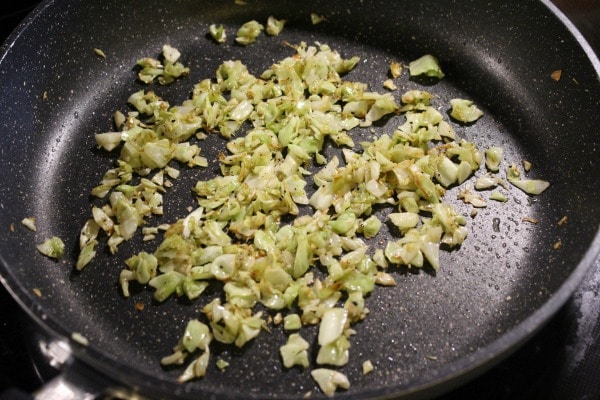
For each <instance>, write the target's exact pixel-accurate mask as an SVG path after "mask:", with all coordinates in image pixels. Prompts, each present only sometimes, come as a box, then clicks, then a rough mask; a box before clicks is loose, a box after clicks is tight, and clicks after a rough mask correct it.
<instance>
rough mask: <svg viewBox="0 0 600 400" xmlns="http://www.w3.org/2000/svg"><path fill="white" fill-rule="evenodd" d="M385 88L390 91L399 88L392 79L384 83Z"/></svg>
mask: <svg viewBox="0 0 600 400" xmlns="http://www.w3.org/2000/svg"><path fill="white" fill-rule="evenodd" d="M383 87H384V88H386V89H388V90H396V89H398V86H396V84H395V83H394V81H393V80H391V79H386V80H385V81H383Z"/></svg>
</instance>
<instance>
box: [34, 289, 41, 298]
mask: <svg viewBox="0 0 600 400" xmlns="http://www.w3.org/2000/svg"><path fill="white" fill-rule="evenodd" d="M31 291H32V292H33V294H35V295H36V296H37V297H42V291H41V290H40V288H33V289H31Z"/></svg>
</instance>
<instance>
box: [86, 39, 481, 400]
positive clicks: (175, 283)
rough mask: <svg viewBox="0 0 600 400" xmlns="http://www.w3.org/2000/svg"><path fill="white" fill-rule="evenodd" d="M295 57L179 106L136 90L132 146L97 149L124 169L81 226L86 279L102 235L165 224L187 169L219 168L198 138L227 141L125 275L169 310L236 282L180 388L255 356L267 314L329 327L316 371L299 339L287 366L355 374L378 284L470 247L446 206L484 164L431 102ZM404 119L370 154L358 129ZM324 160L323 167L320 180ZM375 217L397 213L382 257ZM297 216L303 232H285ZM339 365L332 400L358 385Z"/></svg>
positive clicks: (237, 76)
mask: <svg viewBox="0 0 600 400" xmlns="http://www.w3.org/2000/svg"><path fill="white" fill-rule="evenodd" d="M295 50H296V54H294V55H293V56H290V57H287V58H285V59H283V60H281V61H280V62H278V63H276V64H274V65H272V66H271V67H270V68H269V69H268V70H266V71H264V72H263V73H262V74H261V75H260V76H259V77H257V76H254V75H252V74H251V73H250V72H249V71H248V69H247V68H246V66H245V65H244V64H242V63H241V62H240V61H226V62H224V63H223V64H222V65H221V66H220V67H219V68H218V70H217V71H216V75H215V78H214V79H205V80H203V81H201V82H199V83H197V84H196V85H195V86H194V88H193V94H192V96H191V98H190V99H189V100H186V101H184V102H183V103H182V104H181V105H179V106H171V105H169V104H168V103H167V102H166V101H165V100H163V99H161V98H160V97H159V96H157V95H156V94H155V93H154V92H152V91H140V92H137V93H134V94H133V95H132V96H131V97H130V98H129V103H130V104H131V105H132V106H133V107H134V108H135V109H136V110H137V111H135V112H131V113H129V114H128V115H127V116H126V118H124V119H123V118H120V119H119V120H121V121H122V125H121V126H120V127H119V129H120V130H119V133H118V134H116V133H114V132H113V134H112V135H102V134H100V136H99V138H98V144H99V145H100V146H103V147H105V148H106V149H107V150H112V149H119V151H120V157H119V161H118V163H117V165H116V166H115V167H114V168H112V169H111V170H109V171H108V172H107V173H106V174H105V176H104V178H103V180H102V182H101V184H100V185H98V186H97V187H96V188H95V189H94V190H93V194H95V195H96V196H98V197H105V198H107V199H108V201H107V202H106V204H105V205H104V206H98V207H95V208H94V212H93V213H92V218H90V220H89V221H88V222H87V223H86V225H85V226H84V228H83V229H82V233H81V236H80V247H81V249H82V252H81V256H80V260H79V261H78V264H77V268H78V269H82V268H83V267H84V266H85V265H86V264H87V263H88V262H89V261H90V260H91V259H92V258H93V256H94V255H95V252H96V250H95V248H96V246H97V244H98V236H99V234H100V233H101V232H104V233H105V234H106V235H107V236H108V237H109V240H108V246H109V249H110V250H111V251H112V252H116V251H117V249H118V246H119V244H120V243H122V242H123V241H125V240H129V239H130V238H131V237H133V236H134V234H135V233H136V231H137V230H138V228H140V227H142V226H143V225H145V224H147V222H148V218H149V217H150V216H151V215H153V214H154V215H161V214H162V213H163V208H162V196H163V195H164V194H165V193H166V192H167V190H168V187H170V181H171V179H175V178H176V177H177V169H175V168H174V167H173V166H172V164H173V161H177V162H179V163H180V164H182V165H186V166H188V167H198V166H200V167H202V166H206V165H207V161H206V160H205V159H204V158H203V157H202V156H201V155H200V148H199V147H198V146H197V145H195V144H191V143H190V142H189V140H190V139H191V138H193V137H198V138H203V137H205V134H206V133H212V132H215V133H219V134H221V135H222V136H223V137H225V138H227V139H229V142H228V143H227V152H223V153H222V155H221V156H220V158H219V163H220V170H221V175H219V176H215V177H214V178H212V179H209V180H204V181H199V182H197V183H196V185H195V186H194V188H193V192H194V194H195V195H196V196H197V206H196V207H194V210H193V211H192V212H190V214H189V215H188V216H187V217H185V218H183V219H180V220H178V221H176V222H174V223H173V224H171V226H170V227H169V228H168V229H167V231H166V232H165V235H164V239H163V240H162V241H161V243H160V244H159V245H158V247H157V248H156V249H155V250H154V251H153V252H152V253H147V252H140V253H139V254H136V255H134V256H132V257H130V258H129V259H128V260H127V262H126V268H124V269H123V270H122V272H121V275H120V283H121V286H122V289H123V293H124V295H125V296H128V295H129V285H130V282H136V284H143V285H146V284H147V285H149V286H151V287H153V288H154V289H155V292H154V296H155V298H156V299H157V300H159V301H164V300H165V299H167V298H168V297H170V296H172V295H176V296H183V295H185V296H187V297H188V298H190V299H196V298H198V297H200V296H201V295H202V293H203V291H204V290H205V289H206V288H207V287H208V286H209V285H210V284H211V282H214V281H220V282H221V283H222V284H223V285H224V286H223V292H224V293H223V296H221V297H218V298H215V299H210V301H209V302H207V304H206V305H205V306H204V307H203V308H202V314H203V316H202V318H200V319H202V320H203V321H204V322H200V321H199V320H193V322H190V324H189V325H188V327H187V328H186V331H185V333H184V335H183V336H182V341H181V342H180V343H179V344H178V345H177V346H176V347H175V348H174V352H173V354H172V355H170V356H168V357H165V358H164V359H163V361H162V362H163V364H182V363H184V362H185V360H186V359H187V357H188V356H189V355H191V354H192V353H195V352H196V351H198V350H200V352H201V355H200V356H199V357H198V358H195V359H194V361H192V362H191V363H189V364H188V367H187V368H186V370H185V372H184V373H183V374H182V375H181V377H180V380H181V381H187V380H190V379H193V378H196V377H200V376H204V374H205V373H206V368H207V365H208V359H209V355H210V351H209V343H210V342H211V341H212V340H216V341H219V342H222V343H231V344H234V345H236V346H238V347H242V346H244V345H245V344H246V343H247V342H248V341H251V340H253V339H254V338H255V337H256V336H257V335H259V334H260V332H261V331H262V330H266V329H268V324H269V322H268V321H269V319H268V314H269V313H268V312H264V311H257V310H258V308H261V309H263V310H272V311H273V312H276V311H277V312H279V311H285V310H290V309H291V308H292V307H295V306H297V307H298V308H299V310H300V311H299V317H300V320H301V322H302V324H304V325H309V324H320V327H319V340H318V346H319V350H318V352H317V353H318V356H317V357H316V360H312V361H311V362H310V363H309V362H308V361H307V359H306V358H305V357H306V356H307V354H310V352H307V350H308V349H307V344H305V343H306V342H305V341H304V339H302V338H301V336H300V335H299V334H298V333H293V334H291V335H290V338H289V341H288V343H287V344H286V345H285V346H284V347H282V349H281V356H282V359H283V363H284V365H285V366H286V367H291V366H294V365H301V366H304V367H306V366H308V365H309V364H314V363H316V364H318V365H322V366H327V367H328V368H335V367H341V366H343V365H345V364H346V363H347V362H348V359H349V351H350V347H351V345H350V343H351V336H352V334H353V333H354V331H353V329H352V327H353V326H354V325H355V324H356V323H357V322H358V321H361V320H363V319H364V318H365V317H366V316H367V315H368V313H369V310H368V309H367V308H366V307H365V296H366V295H368V294H369V293H370V292H371V291H372V290H373V289H374V287H375V285H376V284H380V285H382V286H388V285H393V284H394V283H395V282H394V280H393V277H392V276H391V275H390V274H389V273H388V272H386V271H387V270H388V268H389V266H390V265H407V266H409V267H422V266H424V265H426V264H429V265H430V266H432V267H433V268H435V269H437V268H439V258H438V255H439V248H440V244H441V243H444V244H446V245H448V246H450V247H453V246H457V245H460V244H461V243H462V242H463V240H464V239H465V237H466V235H467V229H466V227H465V224H466V219H465V218H464V217H463V216H462V215H460V214H459V213H458V212H457V211H456V210H455V209H454V208H453V207H451V206H450V205H449V204H446V203H444V201H443V196H444V193H445V191H446V188H447V187H449V186H453V185H457V184H461V183H462V182H464V181H465V180H466V179H467V178H468V177H469V176H470V175H471V174H472V173H473V172H474V171H475V170H477V169H478V168H479V166H480V164H481V162H482V155H481V153H480V152H479V150H478V149H477V148H476V146H475V145H474V144H473V143H470V142H467V141H465V140H456V137H455V133H454V131H453V130H452V127H451V126H450V124H449V123H448V122H447V121H445V120H444V118H443V115H442V114H441V113H440V112H439V111H437V110H436V109H435V108H434V107H432V106H431V104H430V101H431V99H432V97H433V96H432V95H431V94H430V93H428V92H426V91H416V90H413V91H409V92H407V93H405V94H404V95H403V96H402V102H401V103H400V104H398V103H397V102H396V100H395V98H394V96H393V94H392V93H384V94H380V93H377V92H372V91H369V90H368V87H367V85H366V84H363V83H360V82H352V81H346V80H344V79H343V78H342V76H343V75H344V74H346V73H347V72H349V71H351V70H352V69H353V68H354V67H355V66H356V65H357V63H358V61H359V59H358V57H353V58H350V59H344V58H342V57H341V56H340V54H339V53H337V52H336V51H334V50H332V49H331V48H329V47H328V46H327V45H325V44H319V45H316V46H307V45H306V44H304V43H302V44H300V45H298V46H295ZM177 57H178V56H177ZM396 115H403V122H402V123H399V125H398V127H397V129H395V130H394V131H393V133H391V134H383V135H379V136H373V139H372V140H366V141H363V142H360V143H358V144H357V143H355V140H354V139H353V138H352V136H351V131H352V129H354V128H356V127H359V126H362V127H368V126H371V125H372V124H373V122H376V121H378V120H381V119H382V118H388V117H393V116H396ZM244 131H245V132H244ZM328 140H329V141H331V142H333V143H334V144H336V145H338V146H340V147H342V148H343V151H342V152H341V154H340V156H339V157H338V156H333V157H332V158H331V159H329V160H328V159H327V158H326V157H325V155H324V154H323V153H322V150H323V145H324V143H325V142H326V141H328ZM311 163H315V164H316V165H318V166H320V169H319V170H318V171H317V172H315V173H312V174H311V173H310V172H309V171H308V169H309V165H310V164H311ZM136 176H137V177H141V178H140V179H137V180H134V177H136ZM307 180H308V182H307ZM134 181H135V182H137V183H135V184H134V183H133V182H134ZM313 186H314V188H313ZM376 207H387V208H388V209H392V211H393V212H392V213H391V214H390V218H391V222H392V224H393V228H391V229H392V231H391V235H392V236H393V237H396V238H397V239H396V240H390V241H387V243H385V244H384V245H383V246H382V247H380V248H377V249H374V248H372V246H370V245H369V244H368V243H367V242H368V240H369V239H371V238H377V235H378V233H379V231H380V229H381V228H382V225H383V222H384V221H381V220H380V219H379V217H378V216H377V215H376V214H374V210H375V208H376ZM286 215H291V216H294V218H293V222H291V223H290V224H285V223H283V222H282V219H283V218H284V217H285V216H286ZM316 266H321V269H320V272H319V271H317V269H315V267H316ZM258 305H260V307H258ZM294 312H295V311H294ZM290 313H292V311H290ZM190 343H191V344H190ZM328 368H319V369H318V370H315V371H314V372H313V376H315V379H317V380H321V381H323V379H325V377H327V376H329V377H333V378H335V379H334V381H335V383H331V381H329V383H323V384H322V387H324V388H326V389H324V390H325V392H326V393H327V394H330V393H333V392H332V390H333V391H334V390H335V387H342V388H347V387H348V385H349V383H348V382H347V379H346V378H345V377H343V376H340V373H339V372H337V371H334V370H330V369H328ZM333 378H332V379H333ZM332 385H333V386H332Z"/></svg>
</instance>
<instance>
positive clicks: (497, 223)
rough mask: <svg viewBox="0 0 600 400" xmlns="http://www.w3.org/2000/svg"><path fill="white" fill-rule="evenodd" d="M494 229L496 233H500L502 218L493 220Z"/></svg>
mask: <svg viewBox="0 0 600 400" xmlns="http://www.w3.org/2000/svg"><path fill="white" fill-rule="evenodd" d="M492 229H494V232H500V218H494V219H493V220H492Z"/></svg>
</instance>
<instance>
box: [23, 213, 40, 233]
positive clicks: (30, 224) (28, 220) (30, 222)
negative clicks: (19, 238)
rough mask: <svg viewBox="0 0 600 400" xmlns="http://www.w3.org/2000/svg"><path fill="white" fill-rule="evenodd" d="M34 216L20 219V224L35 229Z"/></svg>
mask: <svg viewBox="0 0 600 400" xmlns="http://www.w3.org/2000/svg"><path fill="white" fill-rule="evenodd" d="M35 220H36V219H35V217H27V218H23V219H22V220H21V224H22V225H24V226H25V227H26V228H27V229H29V230H32V231H34V232H35V231H36V230H37V227H36V226H35Z"/></svg>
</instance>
